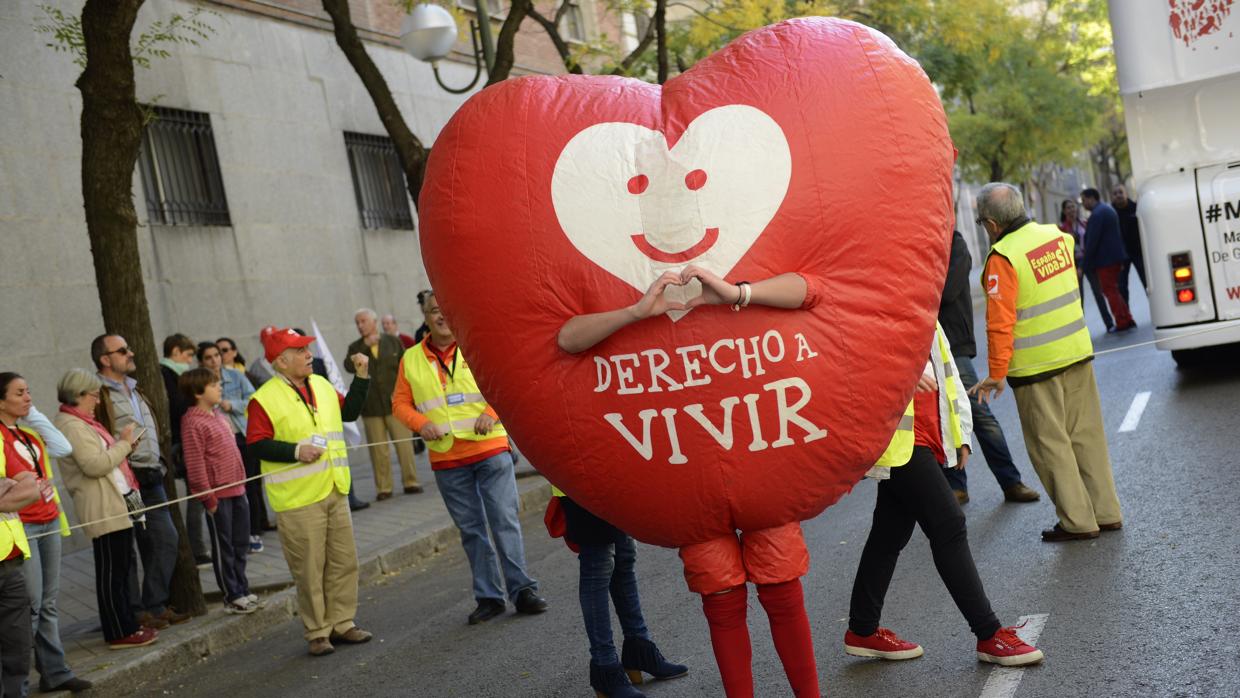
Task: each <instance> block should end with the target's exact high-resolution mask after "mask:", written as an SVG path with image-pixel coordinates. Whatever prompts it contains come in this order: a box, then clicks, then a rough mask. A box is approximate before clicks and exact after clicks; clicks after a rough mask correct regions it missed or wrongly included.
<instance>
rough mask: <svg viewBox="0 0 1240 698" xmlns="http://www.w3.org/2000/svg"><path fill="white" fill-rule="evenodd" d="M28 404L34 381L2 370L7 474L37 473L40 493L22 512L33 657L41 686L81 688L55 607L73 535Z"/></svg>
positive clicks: (0, 425) (0, 406) (0, 414)
mask: <svg viewBox="0 0 1240 698" xmlns="http://www.w3.org/2000/svg"><path fill="white" fill-rule="evenodd" d="M30 406H31V399H30V386H28V385H27V384H26V381H25V379H23V378H22V377H21V376H19V375H18V374H16V373H0V436H2V437H3V439H4V465H5V473H4V474H5V476H6V477H10V478H11V477H16V476H17V474H18V473H23V472H29V473H34V476H35V478H37V480H38V482H39V492H40V495H41V496H40V497H39V498H38V499H36V500H35V501H34V503H33V504H30V505H28V506H27V507H26V508H25V509H22V510H21V512H20V514H19V515H20V516H21V520H22V524H23V525H24V526H25V529H26V538H27V539H28V540H29V542H30V562H29V563H27V564H25V565H23V566H22V571H23V573H24V574H25V577H26V591H27V592H28V593H29V595H30V604H31V613H32V615H33V616H34V629H33V630H34V659H35V666H36V668H38V670H39V677H40V678H39V690H40V691H43V692H48V691H81V690H84V689H87V688H90V686H91V684H90V682H89V681H84V680H82V679H79V678H77V677H76V676H74V675H73V670H71V669H70V668H69V666H68V665H67V664H66V663H65V650H64V646H63V645H62V644H61V642H60V620H59V612H58V611H57V609H56V596H57V594H58V592H59V590H60V547H61V546H60V538H61V536H67V535H69V522H68V521H67V520H66V519H65V515H64V512H62V511H61V509H60V494H59V493H58V492H57V491H56V487H55V485H54V484H53V474H52V470H51V461H50V460H49V459H48V457H47V446H46V444H45V443H44V441H43V439H42V438H41V437H40V436H39V434H38V433H37V432H35V431H34V430H33V429H29V428H26V427H23V426H19V425H18V423H17V420H19V419H22V418H23V417H25V416H26V415H28V414H30ZM47 428H51V429H54V428H55V427H51V426H48V427H47Z"/></svg>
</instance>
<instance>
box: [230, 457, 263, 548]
mask: <svg viewBox="0 0 1240 698" xmlns="http://www.w3.org/2000/svg"><path fill="white" fill-rule="evenodd" d="M234 436H236V438H237V450H238V451H241V462H242V463H244V464H245V476H246V477H254V476H255V475H257V474H258V473H259V470H260V468H259V464H258V459H257V458H255V457H254V454H252V453H250V447H249V446H248V445H246V443H245V434H234ZM245 498H246V501H247V502H248V503H249V505H250V513H249V518H250V535H251V536H261V535H262V534H263V524H265V523H267V501H266V500H264V499H263V481H262V480H250V481H249V482H247V483H245Z"/></svg>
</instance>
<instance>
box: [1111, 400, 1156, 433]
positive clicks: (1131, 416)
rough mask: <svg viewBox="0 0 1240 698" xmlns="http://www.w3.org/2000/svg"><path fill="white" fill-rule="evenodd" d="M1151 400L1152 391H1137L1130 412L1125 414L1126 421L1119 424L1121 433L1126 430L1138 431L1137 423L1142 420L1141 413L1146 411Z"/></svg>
mask: <svg viewBox="0 0 1240 698" xmlns="http://www.w3.org/2000/svg"><path fill="white" fill-rule="evenodd" d="M1149 401H1150V392H1149V391H1148V390H1147V391H1145V392H1141V393H1137V394H1136V395H1135V396H1134V397H1133V398H1132V405H1131V406H1130V407H1129V408H1128V414H1126V415H1124V421H1123V423H1121V424H1120V425H1119V430H1120V433H1123V432H1125V431H1136V428H1137V424H1139V423H1140V422H1141V413H1142V412H1145V406H1146V404H1148V403H1149Z"/></svg>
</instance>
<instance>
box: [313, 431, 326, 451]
mask: <svg viewBox="0 0 1240 698" xmlns="http://www.w3.org/2000/svg"><path fill="white" fill-rule="evenodd" d="M310 445H311V446H314V447H315V448H327V437H326V436H323V435H322V434H315V435H313V436H311V437H310Z"/></svg>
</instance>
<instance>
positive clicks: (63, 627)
mask: <svg viewBox="0 0 1240 698" xmlns="http://www.w3.org/2000/svg"><path fill="white" fill-rule="evenodd" d="M416 460H417V470H418V482H419V483H420V484H421V485H422V486H423V487H424V488H426V491H425V492H423V493H422V494H416V495H406V494H403V493H401V490H400V469H399V466H398V464H397V462H396V454H395V453H394V452H393V454H392V465H393V471H394V472H393V481H394V482H395V484H396V490H395V493H394V494H393V496H392V498H391V499H389V500H386V501H383V502H375V501H374V498H375V489H374V474H373V472H372V471H371V467H370V461H369V458H368V457H367V455H366V451H365V450H364V449H358V450H355V451H352V452H351V458H350V463H349V465H350V470H351V471H352V475H353V491H354V492H355V493H356V494H357V496H358V497H359V498H361V499H362V500H363V501H366V502H371V505H370V507H369V508H367V509H365V510H362V511H357V512H354V513H353V531H354V536H355V537H356V540H357V556H358V562H359V563H360V565H361V571H360V575H359V577H360V583H361V584H363V585H364V584H367V583H368V582H370V581H372V580H374V579H376V578H377V577H379V576H381V575H383V574H386V573H391V572H394V571H396V570H399V569H401V568H404V567H407V566H409V565H411V564H413V563H414V562H417V561H418V560H420V559H422V558H424V557H427V556H429V555H433V554H434V553H436V552H438V551H440V550H443V549H445V548H447V547H451V546H453V545H459V540H460V539H459V538H458V536H457V531H456V528H455V527H454V526H453V525H452V520H451V518H450V517H449V516H448V512H447V509H445V508H444V505H443V499H442V498H441V497H440V496H439V490H438V489H437V488H436V486H435V478H434V476H433V474H432V473H431V469H430V465H429V462H428V461H427V459H426V454H425V453H423V454H421V455H419V456H417V458H416ZM517 478H518V479H517V493H518V496H519V497H520V501H521V508H522V511H524V510H527V509H541V508H542V507H544V506H545V505H546V502H547V500H548V498H549V497H550V488H549V487H548V486H547V481H546V480H544V479H543V478H542V477H540V476H539V475H538V474H537V473H535V472H534V470H533V469H532V468H531V467H530V465H529V463H528V462H527V461H525V460H524V459H523V460H522V461H521V462H520V463H518V464H517ZM75 535H81V533H80V532H79V533H75ZM263 545H264V546H265V549H264V550H263V552H261V553H254V554H251V555H250V557H249V560H248V563H247V576H248V577H249V580H250V586H251V589H252V590H253V591H254V593H256V594H258V595H259V596H260V597H261V599H262V601H264V602H265V603H266V605H267V607H266V608H265V609H263V610H262V611H259V612H257V613H253V614H250V615H247V616H230V615H227V614H225V613H224V611H223V606H222V603H221V601H220V594H219V589H218V587H217V586H216V583H215V575H214V573H213V572H212V570H211V568H210V567H208V568H206V569H203V570H200V577H201V579H202V590H203V594H204V595H205V596H206V597H207V608H208V613H207V615H205V616H202V617H199V618H194V619H193V620H191V621H190V622H188V623H185V624H183V625H179V626H174V627H170V628H168V629H167V630H164V631H161V632H160V634H159V641H158V642H156V643H155V644H154V645H151V646H149V647H143V648H139V649H132V650H115V651H114V650H111V649H110V648H109V647H108V646H107V644H106V643H105V642H104V641H103V636H102V634H100V631H99V613H98V607H97V603H96V600H95V581H94V570H95V567H94V559H93V557H92V554H91V551H90V549H86V550H81V551H77V552H73V553H68V554H66V555H65V556H64V557H63V559H62V563H61V576H60V596H59V608H60V634H61V639H62V640H63V641H64V646H65V653H66V655H67V658H68V662H69V666H70V667H72V668H73V670H74V672H75V673H76V674H77V675H78V676H80V677H82V678H84V679H87V680H88V681H92V682H94V684H95V688H94V689H93V690H92V691H91V692H90V695H92V696H110V695H116V696H128V695H132V694H133V689H134V687H135V686H136V685H137V684H139V683H142V682H143V681H145V680H146V679H149V678H150V677H151V675H152V672H154V673H158V674H165V675H166V674H168V673H170V672H174V671H179V670H181V669H183V668H186V667H189V666H192V665H193V664H195V663H197V662H198V661H199V660H201V659H202V658H203V657H205V656H208V655H210V654H214V653H217V652H220V651H222V650H224V649H227V648H229V647H234V646H237V645H240V644H243V643H245V642H246V641H248V640H250V639H252V638H254V637H255V636H256V635H257V634H259V633H261V632H262V631H263V630H264V629H266V628H269V627H271V626H274V625H278V624H280V623H285V622H287V621H288V620H289V619H291V618H293V617H295V616H296V599H295V596H294V591H293V589H291V588H289V587H291V585H292V580H291V579H290V577H289V574H288V568H287V567H286V566H285V563H284V554H283V551H282V549H281V547H280V539H279V536H278V535H277V534H276V533H275V532H271V533H267V534H266V535H264V536H263ZM461 583H462V585H463V586H462V588H463V589H465V588H467V587H468V580H462V582H461ZM30 683H31V686H32V691H31V693H34V692H35V689H37V687H38V675H37V672H35V670H34V668H33V665H32V667H31V679H30ZM61 695H65V696H67V695H69V694H68V693H63V694H61Z"/></svg>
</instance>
